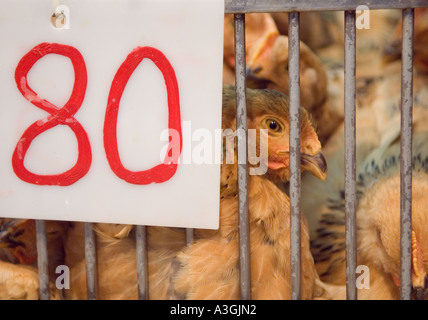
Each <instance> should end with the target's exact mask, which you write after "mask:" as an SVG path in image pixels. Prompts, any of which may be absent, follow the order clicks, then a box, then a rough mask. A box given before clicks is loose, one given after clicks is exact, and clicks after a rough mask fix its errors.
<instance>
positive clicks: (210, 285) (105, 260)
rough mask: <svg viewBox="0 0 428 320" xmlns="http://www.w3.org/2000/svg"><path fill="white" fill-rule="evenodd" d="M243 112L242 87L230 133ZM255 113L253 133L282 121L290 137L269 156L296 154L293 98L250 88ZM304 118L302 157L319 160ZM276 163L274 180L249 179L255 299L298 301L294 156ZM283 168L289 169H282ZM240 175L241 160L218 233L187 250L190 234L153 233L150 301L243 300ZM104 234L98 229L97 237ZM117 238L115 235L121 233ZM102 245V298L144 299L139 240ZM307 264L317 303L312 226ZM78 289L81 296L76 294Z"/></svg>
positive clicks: (316, 163)
mask: <svg viewBox="0 0 428 320" xmlns="http://www.w3.org/2000/svg"><path fill="white" fill-rule="evenodd" d="M235 109H236V105H235V91H234V88H233V87H232V86H225V88H224V91H223V129H226V128H231V129H235V113H236V111H235ZM247 109H248V111H247V115H248V127H249V128H260V125H261V122H262V121H263V120H262V119H265V118H266V117H274V118H275V119H278V121H281V122H282V125H283V126H284V129H285V130H284V132H282V133H281V134H280V135H274V136H273V137H271V136H269V150H279V149H281V150H283V151H288V99H287V97H286V96H285V95H283V94H281V93H279V92H277V91H273V90H251V89H249V90H248V91H247ZM301 118H302V119H301V122H302V126H301V130H302V143H301V144H302V150H301V151H302V153H303V154H304V156H305V157H307V158H308V159H310V157H311V156H314V157H315V156H319V152H320V149H321V144H320V143H319V141H318V139H317V136H316V134H315V131H314V130H313V128H312V125H311V122H310V117H309V116H308V114H307V112H306V111H305V110H304V109H302V112H301ZM276 157H277V159H276V161H277V163H276V165H277V166H279V168H277V169H276V170H274V169H268V173H267V174H266V175H263V176H249V194H248V196H249V223H250V241H251V244H250V251H251V280H252V287H251V294H252V298H253V299H288V298H290V263H289V259H290V237H289V220H290V216H289V198H288V196H287V195H286V193H285V192H284V191H283V190H282V188H281V184H279V182H280V181H287V180H288V176H289V173H288V154H284V155H282V158H280V157H279V156H278V155H276ZM314 159H315V160H313V163H312V164H311V165H309V166H308V165H307V166H305V168H306V169H308V170H311V171H312V172H313V173H314V174H316V175H318V176H319V177H320V178H324V177H325V170H326V168H325V163H323V162H322V158H316V157H315V158H314ZM280 161H282V166H281V165H279V164H278V163H279V162H280ZM275 168H276V167H275ZM305 168H303V170H304V169H305ZM236 170H237V169H236V161H235V164H225V163H223V164H222V167H221V190H220V228H219V229H218V230H202V229H197V230H195V233H194V243H193V244H191V245H190V246H186V242H185V240H186V239H185V231H184V230H183V229H178V228H163V227H148V228H147V230H148V248H149V253H148V260H149V298H150V299H174V298H177V299H239V244H238V238H239V236H238V199H237V194H238V189H237V178H236V177H237V175H236ZM119 227H120V226H118V228H119ZM121 227H122V228H124V227H125V226H121ZM99 233H100V231H99V230H97V234H99ZM109 233H110V235H111V234H113V233H115V232H109ZM116 233H117V232H116ZM131 235H132V233H131ZM97 238H98V241H97V245H98V256H97V257H98V261H99V262H98V276H99V280H98V283H99V291H98V292H99V295H100V298H101V299H112V298H113V299H117V298H125V299H134V298H137V283H136V281H135V277H136V276H135V275H136V261H135V244H134V242H133V241H132V240H131V239H132V237H131V239H130V238H129V237H125V238H124V239H118V238H114V237H111V236H110V237H107V238H106V237H100V236H98V237H97ZM70 241H72V239H70ZM119 258H120V260H119ZM119 261H120V262H119ZM302 265H303V269H302V285H303V286H302V288H303V290H302V298H303V299H312V298H314V297H315V296H316V295H320V294H321V292H323V289H321V287H319V286H318V283H319V282H318V276H317V274H316V271H315V268H314V264H313V258H312V256H311V253H310V251H309V235H308V230H307V225H306V222H305V220H304V219H303V220H302ZM75 266H76V268H73V269H72V271H71V272H72V277H73V279H74V280H73V281H75V282H74V283H72V285H71V290H70V297H71V298H85V282H84V280H83V278H82V277H77V276H76V275H77V274H79V273H82V272H83V270H84V263H83V261H81V262H79V263H77V264H75ZM112 266H115V267H114V268H113V267H112ZM79 270H80V271H79ZM114 275H116V276H114ZM117 275H120V279H121V280H120V281H115V280H114V279H116V278H119V276H117ZM76 287H78V288H79V289H78V290H76ZM73 288H74V290H73Z"/></svg>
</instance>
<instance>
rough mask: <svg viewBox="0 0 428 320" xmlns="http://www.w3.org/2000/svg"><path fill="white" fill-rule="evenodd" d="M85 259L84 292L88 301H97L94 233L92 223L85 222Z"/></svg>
mask: <svg viewBox="0 0 428 320" xmlns="http://www.w3.org/2000/svg"><path fill="white" fill-rule="evenodd" d="M84 229H85V259H86V291H87V295H88V300H96V299H97V296H98V294H97V291H98V290H97V286H98V281H97V280H98V279H97V250H96V239H95V232H94V230H93V229H92V223H90V222H85V223H84Z"/></svg>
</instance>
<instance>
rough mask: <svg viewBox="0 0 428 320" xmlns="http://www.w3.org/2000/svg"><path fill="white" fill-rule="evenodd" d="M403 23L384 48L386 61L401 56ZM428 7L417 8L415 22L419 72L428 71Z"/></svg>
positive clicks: (415, 45) (415, 53) (415, 52)
mask: <svg viewBox="0 0 428 320" xmlns="http://www.w3.org/2000/svg"><path fill="white" fill-rule="evenodd" d="M402 28H403V27H402V24H401V23H400V24H398V26H397V27H396V29H395V31H394V33H393V35H392V39H390V42H389V43H388V45H387V46H386V48H385V50H384V56H383V60H384V61H385V62H390V61H395V60H397V59H400V58H401V34H402ZM427 43H428V8H416V9H415V23H414V63H415V66H416V70H417V72H421V73H426V72H428V46H427Z"/></svg>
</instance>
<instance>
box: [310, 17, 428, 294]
mask: <svg viewBox="0 0 428 320" xmlns="http://www.w3.org/2000/svg"><path fill="white" fill-rule="evenodd" d="M422 26H423V24H422ZM415 33H416V31H415ZM417 46H419V44H417V43H415V47H417ZM387 53H388V54H390V52H387ZM426 59H427V57H426V56H424V55H420V51H418V52H417V51H416V50H415V62H416V61H418V63H415V73H414V84H413V86H414V87H413V89H414V90H413V94H414V97H413V133H414V134H413V188H412V190H413V201H412V207H413V209H412V228H413V233H412V239H413V241H412V248H413V251H412V283H413V288H414V297H415V298H424V296H426V293H427V286H428V277H427V281H426V278H425V275H426V272H427V271H428V264H427V261H428V259H427V256H426V255H427V251H428V248H427V247H428V237H427V236H428V234H427V233H426V224H427V219H428V215H427V211H426V208H427V205H428V202H427V200H426V197H425V196H424V195H425V194H426V192H427V188H428V179H427V178H428V175H427V174H428V144H427V141H428V140H427V138H428V130H426V123H427V121H428V112H427V111H428V104H427V102H426V101H428V100H427V98H428V74H427V73H426V72H425V71H424V69H423V65H424V64H423V62H424V61H427V60H426ZM381 68H382V76H380V77H377V78H374V79H373V81H371V82H370V84H368V86H367V90H366V91H365V94H366V96H365V97H364V99H361V101H364V102H365V104H364V105H361V106H360V107H359V109H358V110H357V122H356V125H357V136H356V138H357V159H356V160H357V200H358V203H357V213H356V214H357V246H358V249H357V259H358V261H357V263H358V264H359V265H366V266H368V267H369V270H370V289H360V290H359V291H358V295H359V298H361V299H399V285H400V280H399V277H400V272H399V266H400V243H399V239H400V236H399V234H400V223H399V216H400V202H399V199H400V187H399V181H400V177H399V168H400V148H399V143H400V84H401V62H400V61H399V60H397V59H396V58H395V59H391V56H389V57H388V58H387V59H383V62H382V66H381ZM343 146H344V137H343V125H342V127H340V128H339V129H338V131H337V132H336V133H335V134H334V135H333V136H332V138H331V139H330V141H329V142H328V143H327V144H326V145H325V147H324V148H323V152H324V154H325V156H326V161H327V163H328V164H329V167H330V169H331V170H330V171H329V175H328V177H327V179H326V181H325V182H324V184H323V185H321V184H319V183H318V181H316V180H314V179H312V178H311V177H310V176H305V177H304V178H303V181H302V186H303V187H302V197H303V199H304V201H303V203H302V209H303V211H304V212H306V213H308V216H307V218H308V223H309V225H310V230H311V240H312V241H311V248H312V252H313V254H314V259H315V262H316V267H317V270H318V272H319V274H320V277H321V279H322V280H323V281H325V282H327V283H334V284H339V285H340V284H342V285H344V284H345V225H344V224H345V220H344V219H345V213H344V191H343V190H344V178H343V174H344V160H343V159H344V150H343ZM338 298H343V299H344V298H345V296H344V295H342V296H338Z"/></svg>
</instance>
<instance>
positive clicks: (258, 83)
mask: <svg viewBox="0 0 428 320" xmlns="http://www.w3.org/2000/svg"><path fill="white" fill-rule="evenodd" d="M261 70H262V67H257V68H254V69H251V68H250V67H247V69H246V80H247V86H248V87H249V88H258V89H266V88H267V87H268V85H269V84H270V83H271V81H270V80H269V79H265V78H262V77H259V76H257V73H259V72H260V71H261Z"/></svg>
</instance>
